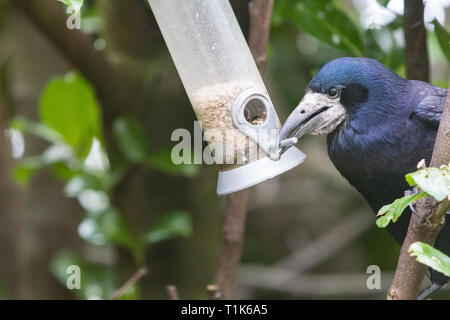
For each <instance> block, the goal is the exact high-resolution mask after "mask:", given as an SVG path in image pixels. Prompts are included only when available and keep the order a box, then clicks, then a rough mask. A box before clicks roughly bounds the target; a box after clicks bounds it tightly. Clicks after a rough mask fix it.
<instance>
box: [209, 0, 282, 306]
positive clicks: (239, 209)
mask: <svg viewBox="0 0 450 320" xmlns="http://www.w3.org/2000/svg"><path fill="white" fill-rule="evenodd" d="M272 7H273V0H252V1H251V3H250V7H249V14H250V32H249V40H248V42H249V47H250V51H251V52H252V55H253V57H254V59H255V62H256V64H257V66H258V69H259V72H260V73H261V74H262V73H263V72H264V67H265V65H266V62H267V46H268V41H269V34H270V19H271V17H272ZM248 194H249V190H248V189H247V190H242V191H239V192H236V193H233V194H230V195H228V196H227V199H226V203H225V221H224V231H223V240H222V249H221V252H220V258H219V266H218V269H217V271H216V276H215V283H216V285H217V286H218V288H219V290H218V292H219V296H220V297H222V298H224V299H229V298H230V297H231V294H232V290H233V287H234V283H235V280H236V275H237V269H238V266H239V262H240V260H241V254H242V243H243V237H244V230H245V220H246V215H247V200H248Z"/></svg>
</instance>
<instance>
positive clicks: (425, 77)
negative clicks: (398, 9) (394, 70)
mask: <svg viewBox="0 0 450 320" xmlns="http://www.w3.org/2000/svg"><path fill="white" fill-rule="evenodd" d="M404 7H405V13H404V15H403V29H404V33H405V68H406V77H407V78H408V79H411V80H422V81H429V78H430V76H429V62H428V51H427V31H426V29H425V25H424V23H423V11H424V4H423V0H404Z"/></svg>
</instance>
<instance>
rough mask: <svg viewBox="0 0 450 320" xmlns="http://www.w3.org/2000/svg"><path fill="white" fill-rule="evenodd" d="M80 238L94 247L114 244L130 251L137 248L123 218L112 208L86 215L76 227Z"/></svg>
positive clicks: (135, 241) (134, 239) (135, 240)
mask: <svg viewBox="0 0 450 320" xmlns="http://www.w3.org/2000/svg"><path fill="white" fill-rule="evenodd" d="M78 234H79V235H80V237H81V238H83V239H84V240H86V241H88V242H89V243H92V244H95V245H106V244H116V245H120V246H122V247H125V248H128V249H130V250H135V249H136V248H137V246H138V243H137V239H136V238H135V237H134V236H133V234H132V233H131V231H130V229H129V227H128V225H127V224H126V223H125V220H124V218H123V216H122V215H121V214H120V212H119V211H118V210H116V209H114V208H109V209H107V210H104V211H103V212H101V213H88V215H87V217H86V218H85V219H84V220H83V221H82V222H81V224H80V225H79V227H78Z"/></svg>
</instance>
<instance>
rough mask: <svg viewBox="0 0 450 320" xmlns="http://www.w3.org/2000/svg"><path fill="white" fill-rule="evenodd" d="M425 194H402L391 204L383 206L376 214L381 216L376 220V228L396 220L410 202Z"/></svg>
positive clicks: (384, 226)
mask: <svg viewBox="0 0 450 320" xmlns="http://www.w3.org/2000/svg"><path fill="white" fill-rule="evenodd" d="M426 195H427V194H426V193H425V192H420V193H418V194H412V195H409V196H404V197H403V198H400V199H397V200H395V201H394V202H393V203H391V204H388V205H385V206H383V207H382V208H381V209H380V210H379V211H378V214H377V216H381V217H380V218H378V219H377V222H376V223H377V226H378V228H386V227H387V226H388V225H389V223H390V222H391V221H392V222H396V221H397V219H398V218H399V217H400V216H401V215H402V213H403V211H404V210H405V208H406V207H407V206H408V205H409V204H410V203H411V202H414V201H417V200H418V199H420V198H422V197H425V196H426Z"/></svg>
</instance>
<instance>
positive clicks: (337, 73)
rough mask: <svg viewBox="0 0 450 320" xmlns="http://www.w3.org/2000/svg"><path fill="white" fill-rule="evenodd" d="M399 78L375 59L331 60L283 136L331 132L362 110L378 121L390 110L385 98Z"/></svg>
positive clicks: (400, 79) (312, 85) (285, 127)
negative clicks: (386, 107) (386, 105)
mask: <svg viewBox="0 0 450 320" xmlns="http://www.w3.org/2000/svg"><path fill="white" fill-rule="evenodd" d="M399 81H404V79H403V78H401V77H399V76H397V75H396V74H395V73H393V72H392V71H390V70H389V69H387V68H385V67H384V66H383V65H382V64H380V63H379V62H377V61H376V60H373V59H368V58H339V59H336V60H333V61H330V62H328V63H327V64H325V65H324V66H323V67H322V68H321V69H320V70H319V71H318V72H317V74H316V75H315V76H314V78H313V79H312V80H311V82H310V83H309V85H308V87H307V88H306V94H305V95H304V97H303V99H302V100H301V102H300V104H299V105H298V106H297V108H296V109H295V110H294V111H293V112H292V113H291V115H290V116H289V117H288V119H287V120H286V122H285V123H284V125H283V127H282V128H281V131H280V139H285V138H287V137H288V136H291V137H294V136H295V137H297V138H301V137H302V136H304V135H306V134H313V135H318V134H329V133H331V132H333V131H334V130H335V129H336V128H338V127H339V126H340V125H341V124H343V123H345V122H347V121H348V120H349V118H350V119H351V118H352V117H353V118H355V117H356V116H357V115H358V114H359V115H361V114H362V113H365V114H366V116H367V115H369V117H370V118H372V121H377V120H378V119H380V118H382V116H383V113H385V112H387V111H386V110H382V107H383V106H382V103H381V102H382V99H386V97H389V94H390V93H391V92H392V90H393V88H391V87H392V85H391V84H392V83H395V82H399ZM390 86H391V87H390ZM377 100H378V101H377ZM375 108H378V109H379V110H375ZM369 109H370V110H369ZM377 118H378V119H377Z"/></svg>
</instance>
